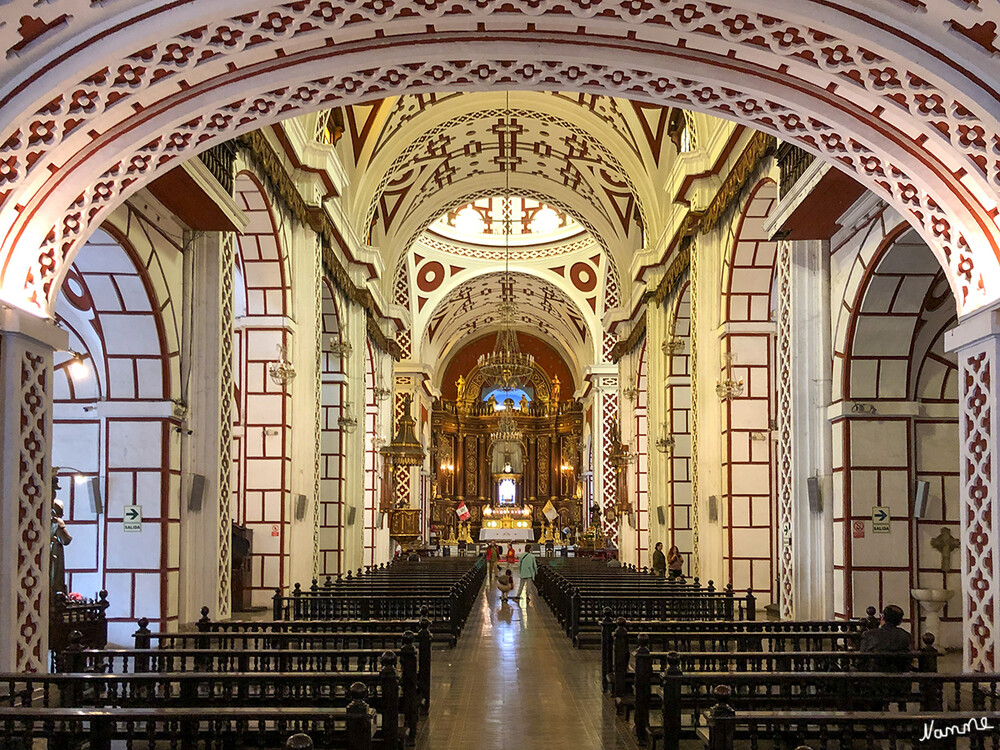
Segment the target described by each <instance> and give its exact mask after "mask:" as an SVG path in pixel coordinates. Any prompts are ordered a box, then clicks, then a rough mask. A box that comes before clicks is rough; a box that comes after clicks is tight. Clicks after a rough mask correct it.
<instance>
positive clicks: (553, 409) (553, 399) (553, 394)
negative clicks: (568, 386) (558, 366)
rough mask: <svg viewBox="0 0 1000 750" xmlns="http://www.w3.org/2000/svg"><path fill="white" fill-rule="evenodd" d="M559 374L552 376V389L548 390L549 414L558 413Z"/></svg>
mask: <svg viewBox="0 0 1000 750" xmlns="http://www.w3.org/2000/svg"><path fill="white" fill-rule="evenodd" d="M560 388H561V386H560V385H559V376H558V375H556V376H555V377H553V378H552V390H551V391H550V392H549V415H550V416H551V415H553V414H558V413H559V390H560Z"/></svg>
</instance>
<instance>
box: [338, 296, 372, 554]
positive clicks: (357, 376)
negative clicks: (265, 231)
mask: <svg viewBox="0 0 1000 750" xmlns="http://www.w3.org/2000/svg"><path fill="white" fill-rule="evenodd" d="M341 313H342V315H343V317H344V318H346V320H345V321H343V322H344V327H343V331H342V335H343V336H344V337H345V338H346V340H347V341H349V342H350V344H351V346H353V347H354V351H353V352H352V354H351V356H350V358H348V360H347V362H346V363H345V365H346V367H347V387H346V388H345V389H344V390H345V393H346V395H347V401H348V403H349V404H350V411H351V416H353V417H354V418H355V419H356V420H357V421H358V425H357V429H355V430H354V432H352V433H345V434H344V468H345V473H344V483H343V493H344V495H343V498H342V499H343V503H344V529H343V534H344V535H343V540H344V569H345V570H357V569H358V568H359V567H361V565H362V564H363V563H362V561H363V559H364V528H365V358H366V357H367V356H368V353H367V352H366V351H365V346H366V345H367V344H366V340H367V336H368V331H367V326H366V323H365V311H364V310H363V309H361V308H360V307H359V306H357V305H354V304H347V305H344V309H343V310H342V311H341ZM352 509H353V510H352ZM352 516H353V520H352ZM349 522H350V523H349Z"/></svg>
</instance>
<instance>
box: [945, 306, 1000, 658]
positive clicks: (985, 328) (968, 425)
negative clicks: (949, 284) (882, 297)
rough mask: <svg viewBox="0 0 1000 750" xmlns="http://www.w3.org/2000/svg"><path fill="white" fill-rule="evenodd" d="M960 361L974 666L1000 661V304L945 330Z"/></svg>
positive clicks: (967, 628) (967, 634)
mask: <svg viewBox="0 0 1000 750" xmlns="http://www.w3.org/2000/svg"><path fill="white" fill-rule="evenodd" d="M945 347H946V348H947V349H948V350H949V351H952V352H955V354H956V356H957V358H958V369H959V396H958V398H959V401H958V408H959V441H960V446H959V450H960V457H961V458H960V468H961V487H962V491H961V492H962V512H961V519H962V549H961V559H962V596H963V599H964V601H963V604H962V612H963V622H962V641H963V644H962V664H963V668H964V669H965V671H967V672H995V671H996V670H997V667H998V665H1000V555H998V554H997V547H998V544H1000V503H998V502H997V487H998V482H1000V454H998V452H997V439H998V436H1000V423H998V420H1000V409H998V404H997V387H998V367H1000V312H998V310H997V309H996V308H994V309H991V310H981V311H977V312H976V313H974V314H972V315H970V316H968V317H967V318H965V320H963V321H962V322H961V323H960V324H959V325H958V326H957V327H956V328H954V329H953V330H951V331H949V332H948V333H946V334H945Z"/></svg>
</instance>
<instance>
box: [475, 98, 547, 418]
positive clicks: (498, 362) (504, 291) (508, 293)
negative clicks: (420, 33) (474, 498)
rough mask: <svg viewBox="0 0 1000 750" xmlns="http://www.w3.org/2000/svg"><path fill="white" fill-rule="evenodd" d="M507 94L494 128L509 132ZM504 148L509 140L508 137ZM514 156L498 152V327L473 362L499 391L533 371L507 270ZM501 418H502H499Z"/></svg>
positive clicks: (511, 125)
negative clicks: (501, 245) (500, 249)
mask: <svg viewBox="0 0 1000 750" xmlns="http://www.w3.org/2000/svg"><path fill="white" fill-rule="evenodd" d="M510 119H511V118H510V93H509V92H508V94H507V105H506V109H505V112H504V123H503V125H501V126H500V128H499V129H498V130H499V132H500V133H507V134H510V133H512V132H513V130H514V125H513V124H512V123H511V121H510ZM502 142H503V144H504V148H507V147H508V144H510V143H511V140H510V138H509V137H508V138H507V139H505V140H504V141H502ZM516 161H517V160H516V158H515V157H514V156H513V154H512V153H501V154H500V155H499V156H498V157H497V162H498V163H499V164H500V165H501V167H502V169H503V171H504V191H503V227H504V230H503V239H504V283H503V284H501V288H500V303H499V304H498V305H497V318H498V320H499V321H500V330H499V332H498V333H497V340H496V344H494V346H493V351H492V352H491V353H489V354H481V355H479V359H478V361H477V364H478V366H479V371H480V372H481V373H482V374H483V377H484V379H485V382H488V383H492V384H493V385H495V386H497V387H498V388H500V389H502V390H511V389H513V388H515V387H517V386H518V385H519V384H521V383H523V382H525V381H527V380H529V379H530V378H531V375H532V372H533V370H534V364H535V358H534V357H533V356H532V355H530V354H528V353H527V352H522V351H521V348H520V346H518V343H517V331H516V330H515V329H514V322H515V320H516V317H517V303H516V302H515V301H514V279H513V277H512V276H511V273H510V232H511V222H512V213H513V211H512V207H511V199H510V170H511V167H512V165H513V164H514V163H516ZM501 421H503V420H501Z"/></svg>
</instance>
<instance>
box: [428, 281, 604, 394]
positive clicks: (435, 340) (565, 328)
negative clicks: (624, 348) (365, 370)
mask: <svg viewBox="0 0 1000 750" xmlns="http://www.w3.org/2000/svg"><path fill="white" fill-rule="evenodd" d="M510 279H511V281H512V284H513V298H514V300H515V301H516V302H517V304H518V310H517V316H516V327H517V330H519V331H527V332H529V333H532V334H534V335H536V336H538V337H539V338H541V339H542V340H544V341H546V342H548V343H549V344H551V345H552V346H553V347H554V348H555V349H556V350H557V351H558V352H559V353H560V354H561V355H562V356H563V357H564V359H565V360H566V361H567V362H568V363H569V364H570V366H571V367H574V368H575V369H576V370H577V373H576V380H577V382H579V381H580V380H581V378H580V369H581V367H582V366H584V365H586V364H590V360H591V357H590V356H588V355H592V352H593V343H592V341H593V337H592V335H591V321H590V320H589V319H588V318H589V317H590V316H587V315H586V314H584V312H583V311H582V310H581V309H580V308H579V307H578V306H577V305H576V304H575V303H574V302H573V300H571V299H570V298H569V296H568V295H567V294H566V293H565V292H563V291H562V290H560V289H559V288H558V287H557V286H556V285H555V284H553V283H551V282H550V281H547V280H545V279H542V278H539V277H537V276H532V275H530V274H526V273H515V272H512V273H511V274H510ZM505 285H506V278H505V274H504V273H503V272H502V271H499V272H495V273H487V274H483V275H480V276H477V277H475V278H472V279H470V280H468V281H466V282H464V283H462V284H459V285H458V286H457V287H455V288H454V289H452V290H451V291H450V292H449V293H448V294H447V295H445V296H444V298H443V299H442V300H441V301H440V302H438V304H437V305H436V306H435V307H434V309H433V311H432V312H431V314H430V316H429V318H428V322H427V324H426V326H425V327H424V340H423V342H421V343H422V346H423V357H422V358H423V359H424V361H425V362H432V363H434V364H439V363H441V362H443V361H444V360H445V359H446V358H447V357H448V356H449V355H450V352H451V351H452V349H453V348H454V347H455V346H462V345H464V344H465V343H467V342H468V341H469V339H471V338H473V337H475V336H478V335H481V334H483V333H488V332H491V331H495V330H497V328H498V327H499V323H500V320H499V315H498V313H497V305H498V304H499V301H500V295H501V293H502V291H503V288H504V286H505Z"/></svg>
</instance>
